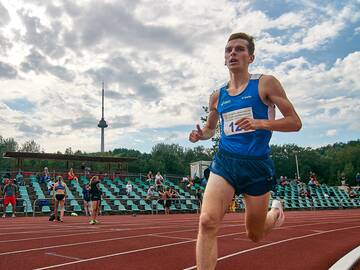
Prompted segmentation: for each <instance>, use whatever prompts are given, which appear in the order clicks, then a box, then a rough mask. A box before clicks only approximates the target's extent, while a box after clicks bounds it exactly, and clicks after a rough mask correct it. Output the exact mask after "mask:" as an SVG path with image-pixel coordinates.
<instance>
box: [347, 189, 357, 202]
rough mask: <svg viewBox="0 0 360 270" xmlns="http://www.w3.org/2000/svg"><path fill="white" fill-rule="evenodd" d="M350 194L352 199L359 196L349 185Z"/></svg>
mask: <svg viewBox="0 0 360 270" xmlns="http://www.w3.org/2000/svg"><path fill="white" fill-rule="evenodd" d="M348 195H349V197H350V198H351V199H354V198H356V197H357V194H356V192H355V191H354V190H353V189H352V188H351V187H350V186H349V189H348Z"/></svg>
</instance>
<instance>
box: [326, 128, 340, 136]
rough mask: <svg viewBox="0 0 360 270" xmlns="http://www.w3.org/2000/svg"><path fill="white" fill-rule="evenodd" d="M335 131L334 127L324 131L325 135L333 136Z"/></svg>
mask: <svg viewBox="0 0 360 270" xmlns="http://www.w3.org/2000/svg"><path fill="white" fill-rule="evenodd" d="M336 133H337V130H336V129H329V130H328V131H326V136H328V137H333V136H335V135H336Z"/></svg>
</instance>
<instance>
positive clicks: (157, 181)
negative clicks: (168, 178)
mask: <svg viewBox="0 0 360 270" xmlns="http://www.w3.org/2000/svg"><path fill="white" fill-rule="evenodd" d="M163 181H164V177H162V175H161V174H160V172H157V174H156V175H155V188H156V190H159V189H160V188H161V187H162V185H163Z"/></svg>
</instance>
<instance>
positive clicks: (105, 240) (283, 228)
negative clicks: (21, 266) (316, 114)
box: [0, 220, 358, 256]
mask: <svg viewBox="0 0 360 270" xmlns="http://www.w3.org/2000/svg"><path fill="white" fill-rule="evenodd" d="M356 221H358V220H356ZM330 223H335V224H336V223H343V222H342V221H337V222H328V223H326V224H330ZM319 224H323V223H322V222H316V223H308V224H300V225H290V226H283V227H280V228H277V229H276V230H285V229H288V228H297V227H303V226H312V225H319ZM242 225H243V224H242ZM238 226H240V225H228V226H223V227H222V228H229V227H238ZM166 227H167V228H169V227H168V226H166ZM153 228H159V227H148V228H143V229H153ZM160 228H163V227H160ZM123 230H124V231H131V230H138V229H137V228H135V229H123ZM197 230H198V228H196V229H186V230H176V231H169V232H163V233H157V234H171V233H178V232H189V231H197ZM237 234H242V233H235V234H234V235H237ZM148 236H149V234H148V233H147V234H141V235H134V236H124V237H117V238H111V239H101V240H93V241H86V242H76V243H70V244H62V245H56V246H45V247H38V248H31V249H23V250H14V251H8V252H3V253H0V256H4V255H10V254H18V253H25V252H31V251H38V250H44V249H52V248H59V247H71V246H78V245H86V244H93V243H102V242H110V241H117V240H123V239H131V238H139V237H148Z"/></svg>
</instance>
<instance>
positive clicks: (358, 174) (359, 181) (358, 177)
mask: <svg viewBox="0 0 360 270" xmlns="http://www.w3.org/2000/svg"><path fill="white" fill-rule="evenodd" d="M355 179H356V184H357V186H358V187H359V186H360V173H357V174H356V177H355Z"/></svg>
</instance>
